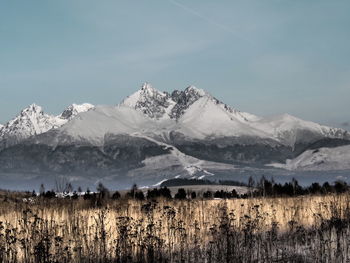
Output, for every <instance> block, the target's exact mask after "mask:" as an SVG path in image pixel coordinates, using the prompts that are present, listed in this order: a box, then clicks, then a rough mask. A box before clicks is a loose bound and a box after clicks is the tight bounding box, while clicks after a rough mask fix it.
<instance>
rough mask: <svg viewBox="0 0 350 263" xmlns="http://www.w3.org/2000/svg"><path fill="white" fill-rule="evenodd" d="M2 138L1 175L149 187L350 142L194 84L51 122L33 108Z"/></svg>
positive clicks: (336, 132) (142, 93) (75, 111)
mask: <svg viewBox="0 0 350 263" xmlns="http://www.w3.org/2000/svg"><path fill="white" fill-rule="evenodd" d="M1 134H2V138H3V140H2V144H3V146H4V145H5V146H6V147H7V148H6V147H5V149H4V147H3V148H1V149H0V169H2V170H3V171H6V172H7V173H10V172H12V173H28V172H32V173H34V174H35V173H38V174H42V173H49V174H50V173H60V174H70V175H72V174H74V176H76V175H79V176H85V175H86V176H87V175H88V176H90V177H94V176H110V178H118V180H120V179H121V178H127V179H128V180H131V179H130V178H134V177H135V178H136V177H137V178H139V179H142V178H144V177H147V178H149V180H150V182H152V180H153V179H154V178H157V181H159V178H160V177H161V176H165V175H167V178H171V176H178V175H186V176H207V175H211V174H213V176H214V175H215V176H216V175H217V173H223V174H226V175H229V174H231V172H232V173H233V172H236V171H237V169H239V167H240V168H242V167H252V168H254V169H255V168H259V169H260V168H264V167H265V165H266V164H270V163H284V162H285V161H286V159H291V160H292V159H295V158H296V157H297V156H298V155H299V154H300V153H302V152H305V151H306V152H307V150H310V149H314V148H315V147H316V148H319V147H325V146H331V147H336V146H339V145H344V144H347V143H350V135H349V133H348V132H346V131H344V130H342V129H335V128H330V127H326V126H322V125H319V124H317V123H313V122H308V121H304V120H301V119H298V118H296V117H293V116H290V115H281V116H277V117H269V118H262V117H258V116H255V115H252V114H249V113H245V112H241V111H239V110H237V109H235V108H232V107H230V106H228V105H226V104H225V103H223V102H221V101H219V100H218V99H216V98H215V97H213V96H212V95H211V94H209V93H208V92H206V91H204V90H201V89H197V88H195V87H193V86H190V87H188V88H186V89H185V90H182V91H179V90H175V91H173V92H172V93H168V92H161V91H158V90H156V89H154V88H152V86H151V85H149V84H145V85H143V86H142V88H141V89H140V90H138V91H137V92H135V93H134V94H132V95H131V96H129V97H128V98H126V99H125V100H123V101H122V102H121V103H120V104H118V105H117V106H97V107H94V106H93V105H91V104H83V105H76V104H73V105H71V106H69V107H68V108H67V109H66V110H65V111H64V112H63V113H62V114H60V115H58V116H52V115H48V114H46V113H44V112H43V111H42V109H41V108H40V107H39V106H36V105H33V106H31V107H29V108H28V109H25V110H24V111H22V112H21V114H20V115H19V116H18V117H16V118H15V119H14V120H12V121H10V122H9V123H7V124H6V125H5V127H3V128H2V129H1ZM0 141H1V140H0ZM338 164H340V163H338ZM335 166H336V165H334V166H333V167H334V169H335ZM0 172H1V170H0ZM133 180H134V179H133Z"/></svg>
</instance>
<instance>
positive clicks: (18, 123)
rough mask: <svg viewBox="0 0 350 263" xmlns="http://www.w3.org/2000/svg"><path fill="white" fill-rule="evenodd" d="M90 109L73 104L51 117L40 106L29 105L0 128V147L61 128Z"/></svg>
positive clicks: (88, 105) (87, 105)
mask: <svg viewBox="0 0 350 263" xmlns="http://www.w3.org/2000/svg"><path fill="white" fill-rule="evenodd" d="M91 108H93V105H91V104H82V105H76V104H73V105H71V106H69V107H68V108H67V109H65V110H64V112H63V113H62V114H60V115H59V116H53V115H49V114H46V113H44V111H43V109H42V108H41V107H40V106H38V105H36V104H31V105H29V106H28V107H26V108H25V109H23V110H22V111H21V112H20V114H19V115H18V116H16V117H15V118H14V119H12V120H10V121H9V122H7V123H6V124H5V125H4V126H3V127H2V128H0V144H1V145H2V147H7V146H11V145H14V144H17V143H19V142H21V141H23V140H25V139H27V138H29V137H31V136H35V135H39V134H42V133H45V132H47V131H49V130H51V129H55V128H58V127H61V126H62V125H64V124H65V123H67V122H68V121H70V120H71V119H73V118H74V117H75V116H76V115H77V114H79V113H81V112H85V111H88V110H89V109H91ZM0 148H1V147H0Z"/></svg>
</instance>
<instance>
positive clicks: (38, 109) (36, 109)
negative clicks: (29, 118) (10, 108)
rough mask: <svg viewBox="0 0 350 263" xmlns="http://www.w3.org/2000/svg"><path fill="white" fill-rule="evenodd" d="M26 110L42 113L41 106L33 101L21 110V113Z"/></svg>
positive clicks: (26, 111)
mask: <svg viewBox="0 0 350 263" xmlns="http://www.w3.org/2000/svg"><path fill="white" fill-rule="evenodd" d="M28 112H35V113H43V109H42V107H41V106H39V105H37V104H35V103H32V104H30V105H29V106H28V107H26V108H24V109H23V110H22V111H21V113H28Z"/></svg>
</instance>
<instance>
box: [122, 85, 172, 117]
mask: <svg viewBox="0 0 350 263" xmlns="http://www.w3.org/2000/svg"><path fill="white" fill-rule="evenodd" d="M174 104H175V103H174V101H173V100H172V99H171V98H170V96H169V94H167V93H165V92H160V91H158V90H156V89H154V88H153V87H152V86H151V85H150V84H148V83H145V84H144V85H143V86H142V88H141V89H140V90H138V91H137V92H135V93H134V94H132V95H131V96H129V97H127V98H126V99H125V100H123V101H122V103H121V105H122V106H128V107H131V108H133V109H136V110H138V111H140V112H142V113H143V114H145V115H147V116H148V117H150V118H154V119H161V118H163V117H169V115H168V114H169V110H170V109H171V108H172V107H173V106H174Z"/></svg>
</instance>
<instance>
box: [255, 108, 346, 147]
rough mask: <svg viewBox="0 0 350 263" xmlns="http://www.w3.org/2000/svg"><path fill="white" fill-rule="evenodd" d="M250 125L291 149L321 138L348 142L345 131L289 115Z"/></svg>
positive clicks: (265, 119)
mask: <svg viewBox="0 0 350 263" xmlns="http://www.w3.org/2000/svg"><path fill="white" fill-rule="evenodd" d="M251 125H252V127H255V128H256V129H259V130H262V131H264V132H265V133H266V134H269V135H270V136H273V137H274V138H275V139H276V140H278V141H280V142H281V143H283V144H285V145H289V146H292V147H294V146H295V145H296V144H298V143H299V144H300V143H301V144H302V143H310V142H312V141H317V140H320V139H322V138H334V139H336V138H338V139H348V140H350V135H349V132H347V131H345V130H342V129H338V128H331V127H327V126H323V125H320V124H318V123H314V122H311V121H304V120H302V119H299V118H296V117H294V116H292V115H289V114H283V115H279V116H274V117H268V118H261V119H258V120H257V121H254V122H252V124H251Z"/></svg>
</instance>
